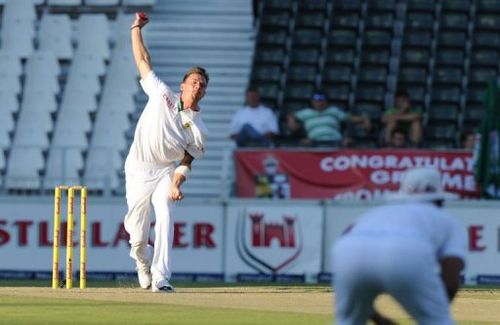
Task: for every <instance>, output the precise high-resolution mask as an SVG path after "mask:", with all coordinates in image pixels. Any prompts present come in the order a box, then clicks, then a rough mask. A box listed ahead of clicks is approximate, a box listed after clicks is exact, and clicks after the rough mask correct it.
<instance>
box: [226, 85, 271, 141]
mask: <svg viewBox="0 0 500 325" xmlns="http://www.w3.org/2000/svg"><path fill="white" fill-rule="evenodd" d="M230 133H231V139H233V140H234V141H236V144H237V145H238V146H239V147H245V146H265V147H267V146H270V145H271V143H272V138H273V137H274V136H275V135H277V134H278V120H277V118H276V116H275V115H274V113H273V111H272V110H271V109H270V108H269V107H266V106H264V105H262V104H261V102H260V93H259V89H258V88H257V87H254V86H251V87H249V88H248V89H247V92H246V105H245V106H244V107H242V108H241V109H239V110H238V111H237V112H236V114H235V115H234V116H233V119H232V120H231V125H230Z"/></svg>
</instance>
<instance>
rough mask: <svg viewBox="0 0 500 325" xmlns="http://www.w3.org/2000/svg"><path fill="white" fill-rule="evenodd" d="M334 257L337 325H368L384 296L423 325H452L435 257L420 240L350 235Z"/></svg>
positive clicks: (336, 250)
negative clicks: (377, 301) (395, 302)
mask: <svg viewBox="0 0 500 325" xmlns="http://www.w3.org/2000/svg"><path fill="white" fill-rule="evenodd" d="M331 254H332V262H333V263H332V264H333V265H332V269H333V271H334V289H335V305H336V323H337V324H338V325H359V324H366V323H367V320H368V318H369V316H370V314H371V313H372V311H373V302H374V300H375V298H376V297H377V296H378V295H379V294H381V293H387V294H389V295H391V296H392V297H393V298H394V299H395V300H397V301H398V302H399V303H400V304H401V306H403V308H404V309H405V310H406V311H407V312H408V313H409V314H410V315H411V316H412V317H413V318H414V319H415V320H416V321H417V323H418V324H419V325H452V324H454V322H453V320H452V319H451V318H450V313H449V306H448V296H447V294H446V291H445V288H444V285H443V283H442V281H441V279H440V276H439V273H438V265H437V261H436V257H435V253H434V252H433V251H432V249H431V248H430V247H428V246H426V245H424V244H423V243H422V240H420V239H418V238H403V236H401V238H397V240H396V241H394V238H391V237H389V238H381V237H378V238H373V237H368V236H361V235H359V236H353V235H346V236H345V237H342V238H340V239H339V240H338V241H337V242H336V244H335V245H334V247H333V249H332V251H331ZM380 312H381V313H382V314H384V311H383V310H381V311H380Z"/></svg>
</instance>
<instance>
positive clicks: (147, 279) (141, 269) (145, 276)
mask: <svg viewBox="0 0 500 325" xmlns="http://www.w3.org/2000/svg"><path fill="white" fill-rule="evenodd" d="M145 250H146V251H145V253H146V256H145V257H144V259H143V261H142V262H141V261H139V260H137V261H136V263H135V265H136V268H135V269H136V271H137V279H138V280H139V285H140V286H141V288H143V289H149V288H150V287H151V282H153V276H152V275H151V262H152V261H153V247H151V246H149V245H148V246H146V249H145ZM144 262H145V263H144Z"/></svg>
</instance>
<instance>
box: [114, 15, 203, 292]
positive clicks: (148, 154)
mask: <svg viewBox="0 0 500 325" xmlns="http://www.w3.org/2000/svg"><path fill="white" fill-rule="evenodd" d="M147 23H148V18H147V16H146V15H145V14H142V13H141V14H136V17H135V21H134V22H133V24H132V26H131V28H130V29H131V34H132V35H131V36H132V51H133V55H134V59H135V63H136V65H137V68H138V70H139V74H140V77H141V81H140V83H141V86H142V89H143V90H144V92H145V93H146V94H147V95H148V102H147V104H146V107H145V108H144V110H143V112H142V114H141V116H140V118H139V121H138V123H137V127H136V130H135V135H134V141H133V143H132V146H131V147H130V151H129V153H128V156H127V159H126V162H125V179H126V185H125V187H126V198H127V205H128V213H127V215H126V216H125V221H124V224H125V229H126V230H127V232H128V233H129V235H130V245H131V249H130V256H131V257H132V258H133V259H134V260H135V262H136V269H137V275H138V280H139V284H140V286H141V287H142V288H144V289H148V288H149V287H151V289H152V291H153V292H172V291H174V287H173V286H172V285H171V284H170V282H169V280H170V276H171V267H170V259H171V258H170V250H171V247H172V239H173V227H172V225H173V218H172V208H173V203H174V202H175V201H179V200H182V198H183V193H182V191H181V185H182V183H184V181H185V180H186V179H187V177H188V174H189V172H190V170H191V163H192V161H193V159H198V158H201V157H202V156H203V154H204V145H205V141H206V135H207V129H206V127H205V125H204V124H203V121H202V120H201V117H200V108H199V106H198V103H199V101H200V100H201V99H202V98H203V96H204V95H205V91H206V88H207V84H208V81H209V77H208V74H207V73H206V71H205V70H204V69H203V68H201V67H194V68H192V69H190V70H189V71H188V72H187V73H186V74H185V76H184V78H183V80H182V83H181V84H180V91H181V92H180V94H175V93H174V92H173V91H172V90H171V89H170V88H169V87H168V86H167V85H166V84H165V83H164V82H163V81H161V80H160V79H159V78H158V77H157V76H156V74H155V73H154V71H153V70H152V68H151V60H150V56H149V52H148V51H147V49H146V47H145V45H144V41H143V39H142V34H141V29H142V28H143V27H144V26H145V25H146V24H147ZM176 161H180V164H179V165H177V166H176ZM151 207H153V208H154V212H155V227H154V228H155V238H154V248H152V247H151V246H149V245H148V240H149V232H150V225H151V216H150V214H151Z"/></svg>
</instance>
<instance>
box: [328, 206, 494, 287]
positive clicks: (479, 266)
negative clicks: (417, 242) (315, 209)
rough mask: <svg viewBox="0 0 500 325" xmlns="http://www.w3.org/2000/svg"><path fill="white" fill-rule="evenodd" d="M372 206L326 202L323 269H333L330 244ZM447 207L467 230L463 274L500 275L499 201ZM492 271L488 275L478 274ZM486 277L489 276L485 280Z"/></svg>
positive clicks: (473, 277)
mask: <svg viewBox="0 0 500 325" xmlns="http://www.w3.org/2000/svg"><path fill="white" fill-rule="evenodd" d="M370 207H371V206H369V205H365V206H351V205H340V206H339V205H336V206H327V207H326V213H325V229H326V231H325V235H324V236H325V237H324V238H325V241H324V247H323V249H324V251H325V255H324V259H323V269H322V271H323V272H325V273H330V272H331V270H332V265H331V264H332V263H331V247H332V244H333V242H334V241H335V240H336V239H337V238H338V237H339V236H340V235H341V234H342V232H343V231H344V230H345V229H347V228H348V227H349V225H351V224H353V223H354V222H355V220H356V218H357V217H358V216H359V215H360V214H361V213H363V212H365V211H366V210H367V209H369V208H370ZM446 210H447V211H448V212H449V213H450V214H452V215H453V216H455V217H456V218H457V219H458V220H460V221H461V222H462V223H463V224H464V226H465V228H466V230H467V234H468V238H467V245H468V247H467V249H468V252H467V256H466V259H467V260H466V267H465V274H464V282H465V283H478V282H479V281H483V282H484V281H486V280H491V279H493V278H494V277H500V269H499V268H498V260H499V259H500V219H499V218H498V204H494V203H493V204H486V203H484V202H481V203H480V204H477V203H473V202H455V203H451V202H450V203H449V204H448V205H447V207H446ZM480 274H482V275H485V274H487V275H489V278H486V277H485V276H482V277H481V278H479V275H480ZM485 279H486V280H485Z"/></svg>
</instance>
